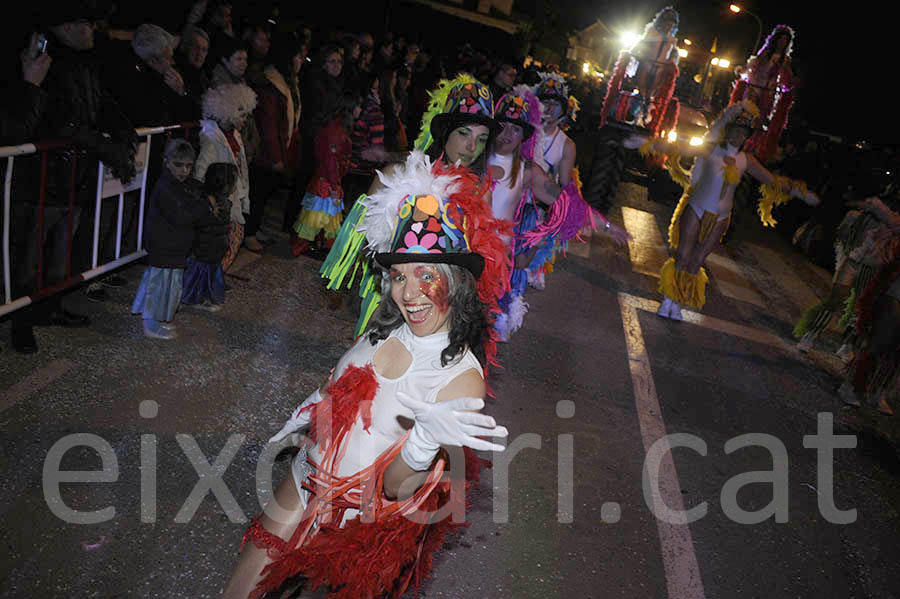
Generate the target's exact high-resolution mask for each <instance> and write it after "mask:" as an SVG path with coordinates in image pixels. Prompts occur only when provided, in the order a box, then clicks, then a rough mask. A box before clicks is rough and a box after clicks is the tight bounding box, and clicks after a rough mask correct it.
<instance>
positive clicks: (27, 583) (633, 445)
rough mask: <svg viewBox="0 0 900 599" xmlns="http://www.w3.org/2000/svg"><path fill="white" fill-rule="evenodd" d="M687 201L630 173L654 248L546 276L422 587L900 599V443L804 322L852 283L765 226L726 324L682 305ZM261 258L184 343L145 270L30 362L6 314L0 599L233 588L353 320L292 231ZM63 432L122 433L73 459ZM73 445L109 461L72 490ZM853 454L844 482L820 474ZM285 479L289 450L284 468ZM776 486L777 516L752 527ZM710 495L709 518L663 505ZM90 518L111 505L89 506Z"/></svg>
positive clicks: (209, 592)
mask: <svg viewBox="0 0 900 599" xmlns="http://www.w3.org/2000/svg"><path fill="white" fill-rule="evenodd" d="M667 210H668V208H667V207H666V206H662V205H659V204H656V203H654V202H652V201H649V200H648V199H647V198H646V191H645V190H644V188H642V187H640V186H638V185H634V184H625V185H623V186H622V188H621V189H620V195H619V201H618V203H617V205H616V208H614V209H613V211H612V212H611V214H610V215H611V217H612V218H613V219H614V220H617V221H618V222H620V223H622V224H623V225H625V226H626V227H627V228H628V229H629V231H630V232H631V233H632V235H633V236H634V240H633V242H632V243H631V244H630V245H629V247H625V248H615V247H614V246H612V245H611V244H610V243H609V242H607V241H606V240H603V239H601V238H595V239H593V241H592V242H591V243H590V244H588V245H585V246H578V247H573V248H572V249H571V251H570V253H569V256H568V257H567V258H565V259H560V260H559V261H558V263H557V269H556V272H554V273H553V274H552V275H550V276H549V277H548V278H547V285H546V289H545V290H544V291H537V290H529V292H528V294H527V296H526V299H527V301H528V302H529V303H530V312H529V314H528V316H527V317H526V321H525V325H524V327H523V328H522V329H521V330H520V331H519V332H518V333H517V334H516V335H515V336H514V337H513V338H512V340H511V342H510V343H508V344H506V345H504V346H503V347H502V350H501V355H500V358H501V360H502V363H503V366H504V368H503V369H502V370H500V371H496V372H495V373H493V375H492V379H491V385H492V387H493V388H494V391H495V394H496V400H494V401H491V402H490V403H489V405H488V408H487V410H488V411H489V412H490V413H491V414H493V415H494V416H495V417H496V419H497V420H498V421H499V422H500V423H502V424H505V425H506V426H507V427H508V428H509V429H510V432H511V436H510V449H509V450H508V452H507V454H506V455H505V456H504V457H503V458H496V457H495V460H499V461H498V462H497V464H496V465H495V468H494V470H493V472H491V471H488V472H486V473H485V477H484V478H483V479H482V484H481V486H480V487H479V488H478V489H477V490H476V492H475V496H474V498H473V503H472V507H471V509H470V511H469V513H468V521H469V522H470V523H471V526H469V527H468V528H466V529H465V531H464V532H463V533H462V535H460V536H459V537H458V538H457V539H455V540H454V541H453V542H451V543H448V544H447V546H446V547H445V548H444V551H443V552H442V553H441V554H440V555H439V556H438V558H437V559H436V566H435V570H434V575H433V577H432V578H431V579H430V580H428V581H427V582H426V584H425V585H424V586H423V587H422V588H421V589H420V590H419V591H418V594H416V592H410V593H409V594H408V596H409V597H414V596H419V597H450V598H482V597H485V598H511V599H531V598H534V599H538V598H539V599H548V598H555V597H597V598H619V597H621V598H628V599H631V598H635V599H637V598H641V599H644V598H667V597H668V598H669V599H694V598H697V597H707V598H710V599H714V598H715V599H719V598H733V597H748V598H766V599H782V598H784V599H787V598H807V597H816V598H824V597H829V598H830V597H834V598H841V599H851V598H853V599H855V598H859V599H863V598H873V599H882V598H889V597H900V583H898V582H897V581H898V580H900V565H898V562H897V555H898V549H900V542H898V539H900V519H898V515H897V509H898V507H900V482H898V481H900V478H898V476H900V464H898V461H897V458H896V453H894V451H893V450H892V449H891V447H890V446H888V445H886V444H885V443H884V442H883V441H880V440H879V438H878V437H874V436H869V435H864V434H855V431H856V430H858V429H855V428H853V425H854V423H856V422H857V421H858V419H859V418H861V416H859V415H857V414H854V413H850V412H848V411H846V410H845V409H844V408H843V407H842V406H841V405H840V402H839V400H838V399H837V396H836V394H835V388H836V386H837V384H838V383H839V378H838V374H839V363H838V362H837V361H836V360H835V359H834V358H833V356H832V355H831V352H833V350H834V349H836V344H837V337H836V335H834V334H830V336H828V337H827V338H826V339H825V340H824V342H823V344H822V347H821V348H820V350H821V351H815V352H813V353H812V354H810V355H809V356H806V355H802V354H799V353H798V352H796V350H795V349H794V348H793V344H792V342H791V340H790V338H789V332H790V328H791V327H792V324H793V321H792V319H795V318H796V317H797V316H799V313H800V311H802V309H803V308H805V307H806V305H807V303H808V301H809V297H810V295H812V296H815V295H816V294H820V293H823V292H824V290H825V289H827V273H822V272H819V271H817V270H816V269H815V268H814V267H811V266H809V265H808V264H806V263H805V261H804V260H803V258H802V256H799V255H797V254H794V253H792V251H791V250H790V248H788V247H785V246H784V245H783V244H782V243H781V242H780V241H779V240H777V239H776V238H774V237H772V234H771V233H765V232H758V231H757V232H752V233H750V234H748V235H747V236H745V237H743V238H741V239H739V240H737V242H736V243H735V244H734V245H733V246H731V247H728V248H724V249H723V250H721V251H720V252H717V254H716V259H715V260H714V262H715V264H714V265H711V266H710V269H711V271H712V272H711V274H712V284H711V286H710V291H709V295H710V299H709V303H708V305H707V307H706V309H705V310H704V313H703V315H702V316H699V315H690V314H689V315H688V316H689V317H688V319H687V320H686V321H685V322H682V323H673V322H670V321H666V320H662V319H660V318H658V317H657V316H656V315H655V314H654V310H655V307H656V304H655V302H657V301H658V299H659V298H658V296H657V295H656V293H655V288H656V278H655V277H654V276H653V273H654V272H655V270H654V269H655V268H656V267H655V266H654V265H655V264H657V263H658V262H659V261H660V260H661V259H664V257H665V249H664V247H662V245H661V239H662V237H663V236H664V234H665V230H666V226H667V219H668V213H667ZM241 264H242V266H241V268H240V271H239V272H240V274H241V275H243V276H244V277H247V280H246V281H238V280H232V281H231V284H232V285H233V287H234V288H233V289H232V290H231V291H230V292H229V295H228V299H227V304H226V307H225V309H224V310H222V311H221V312H219V313H217V314H208V313H205V312H197V311H191V310H190V309H184V310H182V311H181V312H179V314H178V316H177V318H176V322H177V324H178V328H179V332H180V337H179V339H177V340H175V341H172V342H162V341H155V340H150V339H145V338H144V337H143V336H142V334H141V331H140V322H139V318H138V317H135V316H132V315H131V314H130V309H129V308H130V303H131V300H132V299H133V296H134V292H135V290H136V288H137V284H138V282H139V280H140V276H141V273H142V267H141V266H133V267H130V268H127V269H126V270H125V271H124V273H123V274H124V276H125V277H126V278H127V279H128V280H129V284H128V285H127V286H126V287H124V288H121V289H114V290H111V291H110V294H111V297H110V299H109V301H107V302H105V303H103V304H89V303H87V302H86V301H84V300H83V299H81V298H80V297H75V298H74V299H73V302H74V305H73V307H77V308H80V309H81V310H82V311H84V312H86V313H88V314H90V316H91V317H92V319H93V324H92V326H91V327H90V328H88V329H82V330H73V329H68V330H67V329H51V328H43V329H37V334H38V341H39V343H40V346H41V351H40V353H38V354H37V355H35V356H30V357H26V356H19V355H17V354H15V353H14V352H13V351H12V349H11V348H10V347H9V345H8V341H7V340H8V338H9V336H8V335H9V332H8V328H9V324H8V323H2V324H0V336H2V337H0V338H2V339H3V343H4V344H5V346H4V347H3V352H2V354H0V389H2V399H0V422H2V427H0V428H2V432H0V450H2V451H0V465H2V471H3V472H4V473H5V474H6V477H5V478H6V480H5V484H3V485H2V486H0V511H2V515H3V527H2V531H3V532H2V535H3V543H4V548H5V551H4V552H3V554H2V556H0V596H3V597H23V598H24V597H27V598H31V597H42V598H44V597H85V598H88V597H97V598H100V597H103V598H106V597H141V598H144V597H160V598H172V597H217V596H219V594H220V593H221V588H222V586H223V584H224V581H225V580H226V578H227V576H228V573H229V572H230V569H231V568H232V566H233V564H234V562H235V559H236V556H237V551H238V548H239V545H240V541H241V536H242V534H243V530H244V528H245V526H246V518H248V517H251V516H254V515H256V514H257V513H258V512H259V510H260V507H259V505H260V504H259V499H258V498H257V489H256V485H255V483H254V473H255V470H256V465H257V461H258V458H259V456H260V454H261V452H262V450H263V447H264V444H265V441H266V439H268V437H269V436H270V435H271V434H272V433H273V432H274V431H276V430H278V428H280V426H281V424H282V422H283V420H284V419H285V417H286V416H287V415H288V414H289V412H290V411H291V410H292V409H293V408H294V407H295V406H296V404H297V403H298V402H299V401H301V400H302V398H304V397H306V395H307V394H308V393H309V391H310V390H312V389H313V388H315V387H316V386H317V385H318V384H319V383H320V382H321V381H322V380H323V379H324V377H325V376H327V374H328V372H329V370H330V369H331V367H332V366H333V365H334V364H335V362H336V361H337V359H338V358H339V357H340V356H341V354H342V353H343V351H345V349H346V348H347V347H348V346H349V344H350V342H351V335H352V326H353V320H354V317H353V315H352V314H351V312H350V311H349V310H348V309H345V310H341V311H338V312H331V311H329V310H327V309H326V307H325V302H324V300H323V297H322V294H321V286H320V284H319V283H318V281H317V275H316V269H317V267H318V263H317V262H315V261H314V260H312V259H310V258H306V257H301V258H299V259H292V258H290V256H289V255H288V254H287V244H286V242H285V241H284V240H282V241H281V242H280V243H279V244H277V245H275V246H272V247H270V251H269V253H268V254H267V255H265V256H264V257H262V258H259V259H251V257H249V256H244V257H243V258H242V263H241ZM819 414H831V415H833V420H834V425H833V426H834V434H835V435H843V436H844V437H840V438H839V439H842V440H844V441H849V442H850V443H855V447H853V448H842V449H835V450H834V452H833V457H832V459H831V460H825V459H820V456H819V455H818V453H817V451H816V449H814V448H811V447H809V446H808V443H807V444H805V442H804V437H805V436H812V435H816V434H817V430H818V428H817V427H818V426H819V422H818V419H819V418H820V416H819ZM826 418H827V417H826ZM748 434H755V436H754V437H752V438H750V441H751V443H750V444H749V445H748V446H746V447H736V445H740V443H741V439H742V438H743V439H747V437H742V436H743V435H748ZM72 435H81V436H79V437H74V438H73V437H72ZM665 435H669V436H665ZM661 438H662V439H664V441H663V443H665V442H666V440H667V441H668V443H669V446H670V447H671V448H672V449H671V451H666V447H665V446H661V445H660V443H658V441H659V440H660V439H661ZM66 440H69V441H72V443H73V445H74V444H75V443H76V442H78V443H89V444H93V446H94V447H96V448H104V447H105V448H107V449H106V450H101V451H99V452H98V450H95V449H90V448H88V447H84V446H80V447H74V448H72V449H70V450H69V451H67V452H65V453H62V452H61V451H60V449H61V448H63V447H64V446H63V445H60V444H59V443H63V444H64V443H65V442H66ZM142 443H143V449H142ZM154 444H155V450H154V449H153V446H154ZM683 444H690V445H691V446H690V447H689V446H681V445H683ZM761 444H765V445H766V447H763V446H762V445H761ZM54 446H55V448H56V451H53V452H51V448H54ZM195 446H196V448H199V450H200V453H202V454H203V455H205V457H206V460H208V462H207V461H205V460H204V462H203V463H200V462H198V455H199V454H198V452H197V451H194V450H193V448H194V447H195ZM660 450H662V451H660ZM773 452H774V453H773ZM102 453H105V454H107V455H106V458H105V460H106V461H105V462H104V458H102V457H101V454H102ZM153 455H155V464H154V461H153V459H151V458H152V457H153ZM648 456H649V457H648ZM191 457H193V459H194V461H193V462H192V460H191ZM56 458H59V469H60V470H85V471H88V470H90V471H102V473H100V474H95V479H94V480H93V481H91V482H75V483H72V482H64V483H62V484H61V485H60V487H59V489H60V490H59V493H58V497H59V499H58V500H52V499H48V498H50V497H52V496H53V494H54V493H55V490H54V488H53V485H45V482H46V480H48V476H47V475H46V472H45V469H46V468H49V467H50V466H53V463H54V461H55V460H56ZM217 459H218V461H217ZM829 461H830V462H832V463H833V468H832V473H833V475H832V477H831V478H833V492H830V491H829V490H828V488H827V487H828V481H827V479H828V478H829V477H827V476H825V477H820V473H819V470H820V466H821V465H822V464H825V463H826V462H829ZM214 463H215V464H216V465H214V466H211V465H212V464H214ZM142 464H143V467H142ZM48 465H49V466H48ZM648 465H649V468H650V470H652V471H654V472H657V473H658V476H657V475H654V476H649V479H650V480H651V482H652V481H659V492H658V493H657V494H656V495H654V493H653V491H652V488H651V487H652V485H650V486H648V485H647V484H645V482H644V478H645V476H644V471H645V468H647V467H648ZM198 469H199V471H201V472H205V473H206V475H205V479H204V480H213V479H216V476H215V475H216V474H219V475H221V481H222V484H221V485H220V486H218V487H216V490H217V491H218V492H219V493H218V495H214V494H213V493H210V492H206V493H205V495H204V494H203V490H204V488H205V487H204V486H203V485H202V484H201V486H200V488H199V491H197V493H199V494H198V495H197V496H192V492H194V491H195V486H196V485H197V484H198V480H199V479H200V478H201V477H200V475H198ZM286 469H287V461H286V460H281V461H279V462H277V463H276V467H275V477H276V479H280V478H281V477H282V476H283V475H284V473H285V472H286ZM773 470H774V471H776V472H777V473H778V477H779V479H778V482H777V484H776V483H773V482H771V479H772V476H773V474H772V472H773ZM753 472H760V473H761V474H759V475H756V476H755V478H754V475H751V474H748V473H753ZM735 477H742V478H735ZM767 477H768V478H767ZM154 479H155V481H154ZM216 480H217V479H216ZM754 480H755V481H756V482H752V481H754ZM42 481H44V482H42ZM729 481H730V482H729ZM647 489H649V490H647ZM774 489H777V491H775V490H774ZM154 492H155V501H153V499H154ZM829 494H833V503H834V506H835V507H836V509H838V510H844V511H846V510H851V509H854V510H856V512H855V520H854V521H853V522H852V523H847V524H837V523H833V522H830V521H829V520H828V519H827V518H826V515H825V511H823V509H822V508H821V507H820V503H822V505H826V504H827V503H828V497H827V496H828V495H829ZM776 495H777V496H778V504H779V510H778V511H777V512H775V513H773V515H769V516H768V517H765V518H761V520H762V521H760V522H758V523H754V524H746V523H744V524H741V523H738V522H736V521H735V518H734V517H733V516H734V515H735V514H736V513H738V512H740V511H741V510H743V511H744V512H757V511H761V510H765V509H767V508H768V507H769V506H770V504H771V503H772V502H773V497H775V496H776ZM142 496H143V498H144V502H143V503H144V505H145V506H146V505H153V506H155V513H153V511H154V510H147V509H146V508H145V509H144V511H143V512H142V510H141V503H142V502H141V499H142ZM263 496H264V497H265V493H263ZM230 497H233V501H229V498H230ZM731 498H734V500H733V501H732V500H731ZM735 502H736V505H731V504H734V503H735ZM703 506H705V514H704V515H703V516H702V517H699V518H698V519H696V520H695V521H692V522H690V523H689V524H685V523H684V522H683V520H679V517H678V515H677V514H674V515H673V514H672V513H669V514H668V515H667V513H666V510H667V509H668V510H690V509H695V510H696V509H698V508H699V509H702V507H703ZM110 507H111V508H113V510H114V511H112V510H110V509H109V508H110ZM66 508H70V509H73V510H79V511H80V512H82V513H83V512H88V511H92V510H101V509H104V508H106V512H100V513H98V514H97V515H96V518H97V519H98V520H102V521H98V522H97V523H93V524H76V523H67V522H66V521H65V514H64V511H65V509H66ZM844 515H845V516H847V514H846V513H845V514H844ZM61 516H63V517H61ZM82 516H83V514H82ZM658 516H659V517H658ZM751 517H752V516H751ZM69 519H71V514H70V517H69ZM776 519H777V520H778V521H776ZM832 519H833V518H832Z"/></svg>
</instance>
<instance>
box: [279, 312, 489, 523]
mask: <svg viewBox="0 0 900 599" xmlns="http://www.w3.org/2000/svg"><path fill="white" fill-rule="evenodd" d="M449 338H450V335H449V333H435V334H433V335H428V336H426V337H418V336H416V335H415V334H414V333H413V332H412V331H411V330H410V329H409V326H408V325H407V324H406V323H404V324H402V325H400V326H399V327H397V328H396V329H394V330H393V331H391V333H390V335H388V337H387V338H386V339H384V340H382V341H379V342H378V343H376V344H375V345H372V344H371V343H370V342H369V340H368V337H367V336H366V335H363V336H362V337H360V338H359V339H358V340H357V342H356V344H355V345H354V346H353V347H351V348H350V349H349V350H348V351H347V353H345V354H344V355H343V357H342V358H341V359H340V360H339V361H338V365H337V367H336V368H335V369H334V374H333V378H332V380H333V381H337V380H338V379H339V378H340V377H341V375H343V374H344V372H345V371H346V370H347V368H348V367H349V366H351V365H353V366H357V367H360V368H362V367H365V366H366V365H367V364H372V359H373V358H374V356H375V352H376V351H378V348H380V347H381V346H382V345H383V344H384V343H387V341H388V340H390V339H397V340H398V341H400V342H401V343H402V344H403V346H404V347H405V348H406V349H407V351H409V353H410V355H411V356H412V363H411V364H410V365H409V368H407V369H406V372H404V373H403V374H402V375H401V376H399V377H398V378H395V379H388V378H385V377H383V376H381V375H380V374H378V372H377V371H376V373H375V377H376V379H377V381H378V391H377V392H376V393H375V398H374V400H373V402H372V424H371V426H370V427H369V430H368V431H366V430H365V429H364V428H363V423H362V417H361V416H360V417H358V418H357V419H356V422H355V423H354V425H353V428H352V429H351V431H350V433H349V434H348V435H347V438H346V440H345V443H346V447H347V450H346V453H345V455H344V458H343V459H342V460H341V463H340V465H339V467H338V475H339V476H341V477H345V476H349V475H352V474H355V473H356V472H359V471H360V470H362V469H363V468H366V467H367V466H370V465H371V464H372V463H373V462H374V461H375V458H377V457H378V456H379V455H381V454H382V453H384V451H385V450H386V449H388V448H389V447H390V446H391V445H393V443H394V442H395V441H396V440H397V439H399V438H400V437H401V436H403V434H404V433H405V432H406V431H407V429H408V428H409V427H410V426H412V423H413V413H412V411H411V410H409V409H407V408H405V407H404V406H403V405H402V404H400V402H398V401H397V392H398V391H403V392H404V393H406V394H407V395H409V396H410V397H412V398H414V399H418V400H420V401H426V402H429V403H434V402H435V401H436V400H437V396H438V393H439V392H440V391H441V389H443V388H444V387H446V386H447V385H448V384H449V383H450V381H452V380H453V379H455V378H456V377H457V376H459V375H460V374H462V373H463V372H465V371H467V370H474V371H475V372H477V373H478V375H479V376H482V372H483V371H482V367H481V364H480V363H479V362H478V358H476V357H475V354H473V353H472V352H471V351H469V350H466V352H465V353H464V354H463V355H462V357H461V358H458V359H456V360H454V361H453V362H451V363H450V364H448V365H447V366H441V352H442V351H443V350H444V349H445V348H446V347H447V345H448V344H449ZM404 424H406V426H404ZM305 457H306V456H305V455H304V452H302V451H301V452H300V453H299V454H298V455H297V457H296V458H294V461H293V463H292V465H291V471H292V474H293V476H294V483H295V484H296V485H297V490H298V491H299V492H300V498H301V499H302V502H303V505H304V507H305V506H306V501H307V498H308V492H307V491H305V490H303V487H302V484H303V482H304V481H305V480H306V477H307V475H308V474H309V473H310V472H311V471H312V467H311V466H309V464H308V463H307V462H306V460H305ZM309 457H310V458H311V459H312V460H313V461H314V462H316V463H320V461H321V457H322V456H321V454H320V453H319V447H318V446H317V445H316V446H313V447H312V448H310V450H309ZM357 513H358V512H357V510H354V509H348V510H347V512H346V514H345V516H344V522H346V521H347V520H350V519H352V518H354V517H356V515H357Z"/></svg>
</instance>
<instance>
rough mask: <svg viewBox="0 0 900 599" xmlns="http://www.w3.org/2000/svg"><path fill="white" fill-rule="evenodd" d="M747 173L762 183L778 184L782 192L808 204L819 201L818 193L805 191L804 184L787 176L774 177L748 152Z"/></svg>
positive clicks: (813, 204) (817, 203) (815, 204)
mask: <svg viewBox="0 0 900 599" xmlns="http://www.w3.org/2000/svg"><path fill="white" fill-rule="evenodd" d="M747 174H749V175H750V176H751V177H753V178H754V179H756V180H757V181H759V182H760V183H762V184H763V185H773V186H778V187H779V188H780V190H781V192H782V193H786V194H790V195H791V196H793V197H795V198H800V199H801V200H803V201H804V202H806V203H807V204H809V205H810V206H818V205H819V202H820V201H821V200H819V196H818V195H816V194H815V193H813V192H811V191H807V189H806V185H805V184H802V183H801V182H798V181H793V180H791V179H788V178H787V177H776V176H775V175H773V174H772V172H771V171H769V169H767V168H766V167H764V166H763V165H762V164H760V163H759V161H758V160H757V159H756V158H755V157H753V156H751V155H749V154H748V155H747Z"/></svg>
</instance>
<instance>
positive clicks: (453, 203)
mask: <svg viewBox="0 0 900 599" xmlns="http://www.w3.org/2000/svg"><path fill="white" fill-rule="evenodd" d="M433 172H434V174H435V175H438V176H445V175H452V176H455V177H457V179H456V181H455V185H456V191H455V192H454V193H452V194H450V198H449V202H448V207H447V211H448V213H449V214H450V216H451V218H453V220H454V221H455V222H457V223H463V225H462V229H463V230H464V231H465V234H466V240H467V241H468V244H469V251H472V252H475V253H477V254H480V255H481V256H482V257H483V258H484V272H482V273H481V277H479V278H478V283H477V286H476V287H477V291H478V299H480V300H481V303H483V304H484V305H485V306H486V307H487V312H488V324H489V330H490V332H489V336H488V339H487V341H486V342H485V344H484V355H485V358H486V361H487V364H485V365H484V372H485V378H487V371H488V365H492V366H499V364H498V362H497V358H496V356H497V341H499V338H498V336H497V333H496V331H495V330H494V326H493V324H494V320H495V319H496V317H497V316H498V315H499V314H500V312H501V310H500V306H499V305H498V302H499V301H500V298H501V297H503V296H504V295H505V294H506V292H507V291H509V279H510V276H511V272H512V259H511V257H510V255H509V249H508V248H507V247H506V244H505V243H503V240H502V239H501V238H500V236H501V235H512V234H513V230H512V223H510V222H508V221H505V220H500V219H497V218H495V217H494V212H493V210H492V209H491V206H490V205H489V204H488V203H487V202H485V201H484V199H483V197H484V190H485V189H486V187H485V185H484V183H483V182H482V181H481V180H480V179H479V178H478V176H477V175H476V174H474V173H473V172H472V171H470V170H469V169H467V168H465V167H455V166H447V165H444V164H443V161H438V162H437V163H436V164H435V166H434V171H433Z"/></svg>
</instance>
